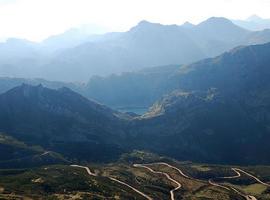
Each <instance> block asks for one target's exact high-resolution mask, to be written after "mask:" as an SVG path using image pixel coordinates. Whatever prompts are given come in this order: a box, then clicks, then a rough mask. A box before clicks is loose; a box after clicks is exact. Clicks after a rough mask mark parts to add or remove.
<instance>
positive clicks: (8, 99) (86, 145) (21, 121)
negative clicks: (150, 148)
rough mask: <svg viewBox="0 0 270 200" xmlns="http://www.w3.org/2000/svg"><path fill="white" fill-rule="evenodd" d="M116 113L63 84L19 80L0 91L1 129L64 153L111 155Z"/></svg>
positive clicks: (117, 136) (117, 131)
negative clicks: (50, 86)
mask: <svg viewBox="0 0 270 200" xmlns="http://www.w3.org/2000/svg"><path fill="white" fill-rule="evenodd" d="M119 117H122V116H121V115H120V113H117V112H114V111H112V110H111V109H109V108H107V107H105V106H102V105H100V104H97V103H95V102H91V101H89V100H87V99H86V98H84V97H82V96H80V95H79V94H77V93H75V92H73V91H71V90H70V89H67V88H61V89H58V90H52V89H48V88H44V87H43V86H42V85H39V86H30V85H25V84H23V85H21V86H19V87H16V88H14V89H12V90H10V91H8V92H6V93H4V94H2V95H0V130H1V131H2V132H6V133H9V134H10V135H12V136H13V137H15V138H18V139H20V140H22V141H24V142H27V143H28V144H38V145H41V146H43V147H45V148H46V149H49V150H54V151H57V152H60V153H62V154H63V155H66V156H67V157H77V158H80V159H101V160H102V159H103V160H105V159H108V158H110V156H111V158H113V156H115V155H116V154H117V153H119V152H120V149H119V147H118V144H119V143H120V142H121V135H122V134H123V132H122V131H121V126H120V125H121V124H122V123H123V122H122V120H121V119H120V118H119ZM78 147H80V148H78ZM102 156H103V157H102Z"/></svg>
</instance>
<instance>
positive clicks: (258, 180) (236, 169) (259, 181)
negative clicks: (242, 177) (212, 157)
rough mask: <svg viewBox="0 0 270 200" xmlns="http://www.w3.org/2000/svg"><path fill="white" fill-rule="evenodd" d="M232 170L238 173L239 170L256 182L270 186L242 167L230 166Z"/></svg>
mask: <svg viewBox="0 0 270 200" xmlns="http://www.w3.org/2000/svg"><path fill="white" fill-rule="evenodd" d="M232 170H235V171H236V172H238V173H239V172H242V173H244V174H246V175H247V176H249V177H251V178H253V179H255V180H256V181H257V182H258V183H260V184H262V185H265V186H267V187H270V184H268V183H265V182H263V181H261V180H260V179H259V178H257V177H256V176H253V175H252V174H250V173H248V172H246V171H244V170H242V169H239V168H232Z"/></svg>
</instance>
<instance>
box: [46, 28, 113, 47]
mask: <svg viewBox="0 0 270 200" xmlns="http://www.w3.org/2000/svg"><path fill="white" fill-rule="evenodd" d="M107 32H109V31H108V30H107V29H106V28H104V27H101V26H98V25H95V24H86V25H82V26H80V27H77V28H71V29H69V30H67V31H65V32H64V33H61V34H58V35H53V36H50V37H49V38H47V39H45V40H43V41H42V43H41V45H42V47H43V48H45V49H47V51H49V52H53V51H60V50H62V49H66V48H72V47H75V46H77V45H80V44H82V43H84V42H89V41H92V40H93V41H94V40H97V39H99V38H100V37H101V36H100V35H102V34H105V33H107Z"/></svg>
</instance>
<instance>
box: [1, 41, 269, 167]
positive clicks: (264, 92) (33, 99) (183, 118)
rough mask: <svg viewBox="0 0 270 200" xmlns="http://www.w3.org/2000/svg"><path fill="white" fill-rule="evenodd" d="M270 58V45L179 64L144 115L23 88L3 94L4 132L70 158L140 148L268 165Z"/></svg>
mask: <svg viewBox="0 0 270 200" xmlns="http://www.w3.org/2000/svg"><path fill="white" fill-rule="evenodd" d="M269 53H270V43H267V44H263V45H253V46H247V47H238V48H235V49H233V50H231V51H229V52H226V53H224V54H222V55H220V56H218V57H215V58H210V59H204V60H201V61H199V62H196V63H193V64H189V65H183V66H181V67H179V68H175V67H172V71H171V72H170V73H171V74H170V75H169V77H170V78H169V79H168V81H166V82H167V84H168V85H174V88H175V89H174V91H172V92H171V91H170V90H168V91H167V95H164V96H163V97H162V98H161V99H160V100H158V101H157V102H156V103H155V104H154V105H153V106H152V107H151V109H150V110H149V111H148V112H147V113H146V114H144V115H142V116H136V115H129V114H123V113H120V112H117V111H114V110H112V109H110V108H108V107H106V106H103V105H100V104H98V103H96V102H94V101H93V100H89V99H86V98H85V97H83V96H81V95H79V94H77V93H75V92H73V91H72V90H70V89H68V88H61V89H56V90H55V89H48V88H45V87H43V86H41V85H37V86H30V85H25V84H23V85H21V86H18V87H15V88H13V89H11V90H9V91H7V92H5V93H3V94H1V95H0V122H1V123H0V131H1V132H4V133H5V134H8V135H10V136H11V137H14V138H15V139H18V140H20V141H22V142H25V143H26V144H27V145H33V144H35V145H39V146H41V147H42V148H44V149H46V150H48V151H54V152H57V153H60V154H62V155H63V156H64V157H66V158H69V159H79V160H88V161H89V160H91V161H103V162H104V161H109V160H111V159H114V158H117V157H118V156H119V155H120V154H122V153H124V152H128V151H132V150H134V149H141V150H148V151H151V152H155V153H159V154H162V155H167V156H171V157H173V158H176V159H181V160H192V161H200V162H208V163H227V164H228V163H230V164H269V163H270V160H269V156H268V155H269V153H270V152H269V148H268V141H269V139H270V134H269V119H270V117H269V108H270V105H269V102H270V101H269V98H270V95H269V87H270V82H269V73H270V71H269V63H270V57H269ZM159 70H160V69H159ZM170 80H171V82H170ZM164 87H165V86H164ZM165 88H166V87H165Z"/></svg>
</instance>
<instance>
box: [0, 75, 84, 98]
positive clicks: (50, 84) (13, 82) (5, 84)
mask: <svg viewBox="0 0 270 200" xmlns="http://www.w3.org/2000/svg"><path fill="white" fill-rule="evenodd" d="M23 83H25V84H28V85H40V84H42V85H43V86H45V87H47V88H51V89H59V88H61V87H67V88H70V89H72V90H74V91H76V92H79V93H80V94H83V88H84V85H83V84H77V83H66V82H59V81H47V80H44V79H38V78H35V79H24V78H9V77H0V94H1V93H5V92H7V91H8V90H10V89H12V88H14V87H17V86H20V85H22V84H23Z"/></svg>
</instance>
